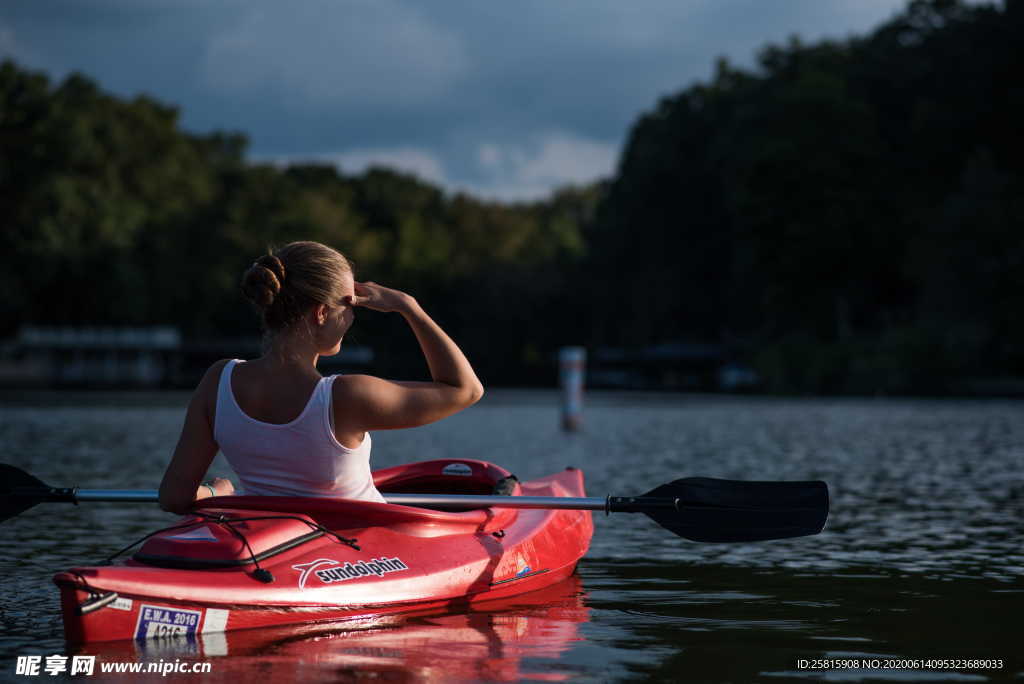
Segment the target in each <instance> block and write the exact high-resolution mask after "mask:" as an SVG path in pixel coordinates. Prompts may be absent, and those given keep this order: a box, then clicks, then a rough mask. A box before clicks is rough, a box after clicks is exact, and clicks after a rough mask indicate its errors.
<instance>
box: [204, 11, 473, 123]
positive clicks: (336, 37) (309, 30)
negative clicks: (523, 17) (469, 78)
mask: <svg viewBox="0 0 1024 684" xmlns="http://www.w3.org/2000/svg"><path fill="white" fill-rule="evenodd" d="M468 64H469V60H468V58H467V56H466V54H465V52H464V51H463V49H462V45H461V43H460V41H459V39H458V37H457V36H456V35H455V34H454V33H452V32H450V31H448V30H447V29H445V28H444V27H442V26H438V25H435V24H433V23H431V22H430V21H429V20H428V19H427V18H426V17H424V16H422V15H421V14H420V13H419V12H418V11H416V10H415V9H414V8H412V7H409V6H406V5H402V4H400V3H399V2H396V1H395V0H373V1H370V0H356V1H354V2H345V3H340V2H334V1H332V0H304V1H303V2H299V3H279V2H272V3H255V4H253V5H252V6H251V7H250V8H248V9H247V10H244V11H243V14H242V17H241V19H240V20H239V21H238V23H237V24H235V25H233V26H231V27H229V28H227V29H226V30H224V31H223V32H221V33H219V34H217V35H215V36H213V37H212V38H211V39H210V42H209V46H208V48H207V51H206V54H205V55H204V58H203V63H202V67H201V69H202V75H203V78H204V80H205V83H206V85H207V86H209V87H210V88H213V89H216V90H219V91H222V92H223V91H227V92H249V91H260V90H267V89H269V90H270V91H272V92H273V93H275V94H276V95H277V96H278V97H283V98H293V99H298V100H300V101H304V102H307V103H312V104H339V103H350V104H357V105H359V106H360V107H366V106H370V105H380V104H382V103H384V104H387V105H390V106H395V105H409V104H414V103H418V102H422V101H429V100H431V99H435V98H438V97H440V96H442V95H443V94H444V93H445V92H446V91H447V90H448V89H449V88H450V87H451V86H452V85H453V84H454V83H455V82H456V81H457V80H458V78H459V77H460V76H461V75H462V74H463V73H465V72H466V71H467V69H468Z"/></svg>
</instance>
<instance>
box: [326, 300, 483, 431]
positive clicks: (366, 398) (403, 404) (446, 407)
mask: <svg viewBox="0 0 1024 684" xmlns="http://www.w3.org/2000/svg"><path fill="white" fill-rule="evenodd" d="M355 291H356V294H355V296H354V297H353V298H352V302H351V303H352V304H353V305H354V306H363V307H366V308H369V309H373V310H375V311H394V312H398V313H400V314H402V316H403V317H404V318H405V320H406V321H407V322H408V323H409V327H410V328H412V331H413V333H414V334H415V335H416V339H417V340H418V341H419V344H420V349H422V350H423V356H424V358H425V359H426V361H427V367H428V368H429V369H430V377H431V378H432V381H431V382H395V381H391V380H382V379H380V378H376V377H373V376H369V375H345V376H341V377H339V378H337V379H336V380H335V382H334V388H335V389H334V392H335V394H334V398H335V400H336V403H335V406H336V407H337V408H336V411H335V422H336V425H337V426H338V431H339V432H349V433H351V432H357V431H365V430H383V429H391V428H403V427H415V426H417V425H425V424H427V423H432V422H434V421H437V420H440V419H442V418H444V417H446V416H449V415H451V414H453V413H456V412H457V411H460V410H462V409H464V408H466V407H468V406H471V405H473V404H475V403H476V402H477V401H479V400H480V397H482V396H483V394H484V388H483V385H482V384H481V383H480V380H479V379H478V378H477V377H476V373H475V372H474V371H473V367H472V366H471V365H470V363H469V360H468V359H466V356H465V355H464V354H463V353H462V350H460V349H459V348H458V346H457V345H456V344H455V342H454V341H452V339H451V338H450V337H448V335H447V334H446V333H445V332H444V330H442V329H441V327H440V326H439V325H438V324H437V323H435V322H434V321H433V319H431V318H430V316H428V315H427V313H426V312H425V311H424V310H423V308H422V307H420V305H419V303H417V301H416V300H415V299H414V298H413V297H411V296H410V295H408V294H406V293H404V292H400V291H398V290H393V289H391V288H387V287H383V286H381V285H377V284H376V283H356V284H355Z"/></svg>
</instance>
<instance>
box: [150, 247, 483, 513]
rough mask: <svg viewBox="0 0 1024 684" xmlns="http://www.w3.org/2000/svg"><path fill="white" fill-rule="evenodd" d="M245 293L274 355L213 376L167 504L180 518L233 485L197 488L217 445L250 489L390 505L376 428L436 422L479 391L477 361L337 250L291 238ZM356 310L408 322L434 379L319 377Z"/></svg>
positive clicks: (190, 419) (171, 479)
mask: <svg viewBox="0 0 1024 684" xmlns="http://www.w3.org/2000/svg"><path fill="white" fill-rule="evenodd" d="M242 290H243V292H245V294H246V296H247V297H249V299H251V300H252V302H253V303H254V304H255V306H256V308H257V309H258V311H259V312H260V315H261V318H262V322H263V328H264V330H265V332H266V335H267V337H268V339H267V342H268V343H269V344H268V346H267V347H266V349H267V351H266V353H265V354H264V355H263V356H261V357H260V358H258V359H256V360H255V361H248V362H241V361H238V360H228V359H225V360H222V361H218V362H216V363H215V364H213V365H212V366H211V367H210V369H209V370H207V371H206V374H205V375H204V376H203V379H202V381H201V382H200V383H199V387H198V388H197V389H196V391H195V394H194V395H193V396H192V400H191V402H190V403H189V407H188V412H187V413H186V416H185V424H184V427H183V428H182V431H181V437H180V439H179V440H178V446H177V447H176V448H175V450H174V456H173V458H172V459H171V463H170V465H169V466H168V467H167V472H166V473H164V478H163V481H162V482H161V483H160V505H161V507H163V509H164V510H167V511H171V512H174V513H184V512H186V511H188V510H189V509H190V508H191V506H192V502H193V501H196V500H198V499H203V498H206V497H209V496H224V495H228V494H231V493H233V492H234V487H233V485H232V484H231V482H230V481H228V480H225V479H222V478H217V479H215V480H214V481H212V482H211V483H209V484H202V485H201V484H200V481H201V480H202V479H203V476H204V475H205V473H206V470H207V468H208V467H209V466H210V462H211V461H212V460H213V457H214V456H215V455H216V454H217V450H218V448H219V449H220V450H221V451H223V452H224V456H225V458H227V461H228V463H229V464H230V465H231V467H232V469H234V471H235V473H236V474H237V475H238V478H239V481H240V483H241V486H242V490H243V492H244V493H245V494H253V495H271V496H274V495H276V496H325V497H341V498H353V499H363V500H368V501H383V500H384V499H383V497H382V496H381V495H380V493H379V492H378V491H377V489H376V487H374V485H373V478H372V475H371V472H370V463H369V459H370V435H369V431H371V430H385V429H393V428H405V427H414V426H417V425H424V424H426V423H432V422H434V421H436V420H440V419H441V418H444V417H446V416H449V415H451V414H453V413H455V412H457V411H460V410H462V409H464V408H466V407H468V406H470V405H472V404H474V403H476V402H477V401H478V400H479V399H480V397H481V396H483V392H484V390H483V386H482V385H481V384H480V381H479V380H478V379H477V377H476V374H475V373H474V372H473V368H472V367H471V366H470V365H469V361H467V360H466V357H465V356H464V355H463V354H462V352H461V351H460V350H459V348H458V347H457V346H455V343H454V342H453V341H452V340H451V338H449V337H448V335H446V334H445V333H444V331H443V330H441V328H440V327H438V325H437V324H436V323H434V321H433V320H431V318H430V316H428V315H427V314H426V313H425V312H424V311H423V309H422V308H420V306H419V304H418V303H417V302H416V300H415V299H414V298H412V297H411V296H409V295H408V294H405V293H404V292H399V291H398V290H392V289H389V288H386V287H382V286H380V285H377V284H375V283H370V282H367V283H357V282H355V281H354V279H353V274H352V267H351V265H350V264H349V262H348V260H347V259H346V258H345V257H344V256H342V255H341V254H340V253H339V252H337V251H335V250H334V249H332V248H330V247H327V246H325V245H322V244H320V243H318V242H293V243H291V244H288V245H286V246H284V247H282V248H281V249H278V250H276V251H275V252H273V253H272V254H268V255H266V256H263V257H261V258H260V259H258V260H257V261H256V262H255V263H253V265H252V266H251V267H250V268H249V269H248V270H247V271H246V272H245V274H244V276H243V278H242ZM360 306H362V307H366V308H368V309H373V310H375V311H387V312H397V313H399V314H401V315H402V316H403V317H404V318H405V320H406V321H407V322H408V323H409V327H411V328H412V331H413V333H414V334H415V335H416V339H417V340H418V341H419V344H420V348H421V349H422V350H423V355H424V357H426V360H427V365H428V367H429V369H430V375H431V377H432V378H433V380H432V381H431V382H393V381H390V380H382V379H380V378H376V377H373V376H370V375H338V376H330V377H326V378H324V377H321V375H320V373H318V372H317V369H316V362H317V359H318V358H320V356H321V355H324V356H332V355H334V354H337V353H338V352H339V350H340V348H341V340H342V338H343V337H344V336H345V332H346V331H348V329H349V327H350V326H351V325H352V320H353V318H354V308H355V307H360Z"/></svg>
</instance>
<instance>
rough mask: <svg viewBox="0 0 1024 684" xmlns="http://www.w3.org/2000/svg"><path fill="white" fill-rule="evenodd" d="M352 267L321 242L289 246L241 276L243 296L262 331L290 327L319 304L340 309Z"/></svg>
mask: <svg viewBox="0 0 1024 684" xmlns="http://www.w3.org/2000/svg"><path fill="white" fill-rule="evenodd" d="M346 274H348V275H352V263H351V262H350V261H349V260H348V259H346V258H345V256H344V255H343V254H342V253H341V252H339V251H338V250H336V249H333V248H331V247H328V246H327V245H324V244H321V243H319V242H310V241H300V242H290V243H288V244H287V245H285V246H284V247H281V248H279V249H271V250H268V253H267V254H264V255H263V256H261V257H260V258H259V259H257V260H256V261H254V262H253V263H252V266H250V267H249V268H248V269H247V270H246V271H245V273H244V274H243V275H242V292H244V293H245V296H246V297H248V298H249V300H250V301H251V302H252V303H253V306H255V307H256V311H257V312H258V313H259V315H260V320H261V323H262V325H263V329H264V330H265V331H266V332H268V333H271V332H277V331H279V330H283V329H285V328H288V327H290V326H291V325H292V324H294V323H295V322H296V321H298V320H299V319H300V318H302V315H303V314H305V313H306V312H307V311H309V310H310V309H311V308H312V307H314V306H316V305H317V304H326V305H328V306H337V305H338V304H339V303H340V302H341V298H342V297H343V296H344V294H345V293H344V290H343V285H344V282H345V278H344V276H345V275H346Z"/></svg>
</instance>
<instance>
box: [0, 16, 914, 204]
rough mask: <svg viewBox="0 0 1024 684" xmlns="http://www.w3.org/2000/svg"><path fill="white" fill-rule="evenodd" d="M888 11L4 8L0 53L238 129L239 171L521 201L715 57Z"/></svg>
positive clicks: (603, 145)
mask: <svg viewBox="0 0 1024 684" xmlns="http://www.w3.org/2000/svg"><path fill="white" fill-rule="evenodd" d="M903 5H904V0H638V1H636V2H630V1H627V0H614V1H612V0H516V1H515V2H498V1H496V0H291V1H286V0H59V1H58V0H47V1H46V2H39V1H38V0H5V1H4V2H3V4H2V5H0V55H3V56H4V57H13V58H14V59H15V60H17V61H18V62H19V63H20V64H22V65H24V66H27V67H31V68H34V69H39V70H43V71H46V72H47V73H49V74H50V75H51V76H52V77H54V78H58V79H59V78H62V77H64V76H65V75H67V74H68V73H69V72H71V71H81V72H83V73H85V74H87V75H89V76H90V77H92V78H94V79H96V80H98V81H99V83H100V84H101V86H102V87H104V88H105V89H107V90H110V91H113V92H115V93H117V94H120V95H126V96H130V95H134V94H137V93H140V92H145V93H148V94H150V95H152V96H155V97H156V98H158V99H161V100H163V101H166V102H170V103H174V104H176V105H178V106H179V107H180V108H181V111H182V123H183V125H184V127H185V128H187V129H189V130H193V131H209V130H213V129H227V130H238V131H243V132H244V133H246V134H247V135H248V136H249V139H250V148H249V151H250V157H251V158H252V159H255V160H273V161H280V162H286V161H290V160H322V161H326V162H331V163H335V164H337V165H339V167H340V168H341V169H342V170H344V171H346V172H358V171H361V170H363V169H364V168H366V167H367V166H368V165H371V164H381V165H388V166H393V167H399V168H402V169H404V170H408V171H411V172H413V173H416V174H417V175H419V176H420V177H422V178H425V179H427V180H430V181H432V182H436V183H438V184H441V185H443V186H444V187H446V188H448V189H450V190H467V191H470V192H472V193H474V194H476V195H478V196H482V197H492V198H500V199H506V200H510V199H527V198H536V197H541V196H543V195H545V194H547V193H549V192H550V191H551V189H553V188H555V187H557V186H559V185H564V184H566V183H580V182H587V181H590V180H592V179H594V178H597V177H601V176H607V175H610V174H611V173H612V172H613V171H614V169H615V165H616V163H617V161H618V155H619V151H620V149H621V147H622V144H623V142H624V141H625V138H626V136H627V134H628V132H629V127H630V125H631V124H632V123H633V121H634V120H635V119H636V117H637V116H638V115H639V114H640V113H641V112H643V111H646V110H649V109H651V108H652V107H653V106H654V105H655V103H656V102H657V100H658V98H660V97H661V96H663V95H666V94H671V93H674V92H677V91H679V90H681V89H683V88H685V87H686V86H688V85H690V84H692V83H693V82H694V81H695V80H704V79H707V78H708V76H709V75H710V74H711V71H712V65H713V63H714V60H715V58H716V57H717V56H719V55H725V56H727V57H729V59H730V60H731V61H733V62H734V63H738V64H742V65H750V64H753V61H754V55H755V53H756V51H757V49H758V48H759V47H761V46H763V45H764V44H765V43H767V42H782V41H785V40H786V39H787V38H788V37H789V36H790V35H793V34H798V35H800V36H801V38H803V39H804V40H816V39H819V38H822V37H836V38H841V37H846V36H848V35H850V34H851V33H864V32H866V31H868V30H870V29H871V28H872V27H874V26H876V25H877V24H879V23H880V22H882V21H884V20H886V19H888V18H890V17H891V16H892V15H893V14H894V13H896V12H897V11H899V10H900V9H901V8H902V7H903Z"/></svg>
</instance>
